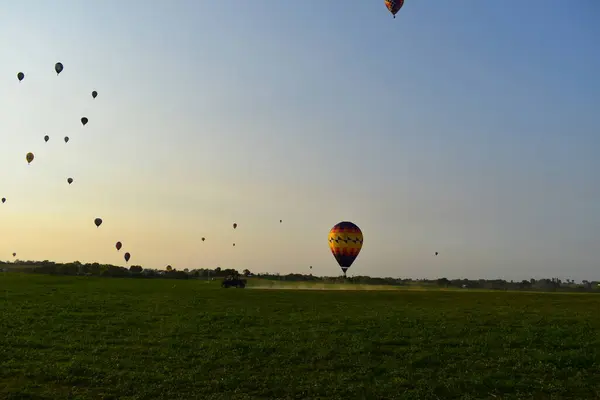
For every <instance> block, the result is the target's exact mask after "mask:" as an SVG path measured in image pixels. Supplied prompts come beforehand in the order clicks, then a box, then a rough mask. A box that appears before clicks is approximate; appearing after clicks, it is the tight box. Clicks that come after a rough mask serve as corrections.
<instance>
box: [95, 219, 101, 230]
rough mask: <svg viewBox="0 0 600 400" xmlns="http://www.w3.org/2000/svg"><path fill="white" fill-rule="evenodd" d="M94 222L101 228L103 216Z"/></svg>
mask: <svg viewBox="0 0 600 400" xmlns="http://www.w3.org/2000/svg"><path fill="white" fill-rule="evenodd" d="M94 224H96V227H97V228H99V227H100V225H102V218H96V219H95V220H94Z"/></svg>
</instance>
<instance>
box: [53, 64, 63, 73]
mask: <svg viewBox="0 0 600 400" xmlns="http://www.w3.org/2000/svg"><path fill="white" fill-rule="evenodd" d="M63 68H64V67H63V65H62V63H61V62H57V63H56V64H54V70H55V71H56V75H58V74H60V73H61V72H62V70H63Z"/></svg>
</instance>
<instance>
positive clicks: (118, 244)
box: [115, 242, 123, 251]
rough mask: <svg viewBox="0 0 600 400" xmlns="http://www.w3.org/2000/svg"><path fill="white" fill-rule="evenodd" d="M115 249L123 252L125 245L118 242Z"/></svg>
mask: <svg viewBox="0 0 600 400" xmlns="http://www.w3.org/2000/svg"><path fill="white" fill-rule="evenodd" d="M115 247H116V248H117V251H119V250H121V247H123V243H121V242H117V244H115Z"/></svg>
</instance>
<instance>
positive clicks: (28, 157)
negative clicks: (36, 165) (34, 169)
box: [25, 153, 35, 164]
mask: <svg viewBox="0 0 600 400" xmlns="http://www.w3.org/2000/svg"><path fill="white" fill-rule="evenodd" d="M34 158H35V157H34V155H33V153H27V155H26V156H25V159H26V160H27V164H31V162H32V161H33V159H34Z"/></svg>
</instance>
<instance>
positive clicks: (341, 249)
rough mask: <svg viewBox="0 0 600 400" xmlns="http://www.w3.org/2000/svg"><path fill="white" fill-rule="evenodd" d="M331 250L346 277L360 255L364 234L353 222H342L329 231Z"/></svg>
mask: <svg viewBox="0 0 600 400" xmlns="http://www.w3.org/2000/svg"><path fill="white" fill-rule="evenodd" d="M328 240H329V248H330V249H331V252H332V253H333V256H334V257H335V259H336V260H337V262H338V264H339V265H340V268H342V271H343V272H344V277H345V276H346V271H347V270H348V268H350V266H351V265H352V263H353V262H354V260H355V259H356V257H357V256H358V253H360V249H361V248H362V245H363V234H362V232H361V231H360V228H359V227H358V226H356V225H354V224H353V223H352V222H348V221H342V222H340V223H339V224H336V225H335V226H334V227H333V228H331V230H330V231H329V238H328Z"/></svg>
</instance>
